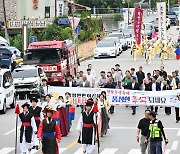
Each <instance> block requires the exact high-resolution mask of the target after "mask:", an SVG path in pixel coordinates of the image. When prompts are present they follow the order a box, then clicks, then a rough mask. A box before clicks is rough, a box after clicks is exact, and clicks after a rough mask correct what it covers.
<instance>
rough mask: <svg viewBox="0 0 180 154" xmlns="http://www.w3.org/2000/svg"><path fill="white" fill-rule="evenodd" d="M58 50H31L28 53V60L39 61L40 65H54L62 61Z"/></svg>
mask: <svg viewBox="0 0 180 154" xmlns="http://www.w3.org/2000/svg"><path fill="white" fill-rule="evenodd" d="M58 53H59V50H58V49H49V48H45V49H31V50H29V51H28V60H39V63H40V64H54V63H57V62H59V61H60V56H59V54H58Z"/></svg>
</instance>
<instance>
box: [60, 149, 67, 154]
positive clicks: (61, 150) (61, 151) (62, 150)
mask: <svg viewBox="0 0 180 154" xmlns="http://www.w3.org/2000/svg"><path fill="white" fill-rule="evenodd" d="M66 149H67V148H59V153H63V152H64V151H65V150H66Z"/></svg>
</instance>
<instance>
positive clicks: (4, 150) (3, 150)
mask: <svg viewBox="0 0 180 154" xmlns="http://www.w3.org/2000/svg"><path fill="white" fill-rule="evenodd" d="M14 149H15V148H9V147H6V148H2V149H1V150H0V153H2V154H8V153H10V152H12V151H13V150H14Z"/></svg>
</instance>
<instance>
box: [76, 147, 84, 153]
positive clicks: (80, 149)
mask: <svg viewBox="0 0 180 154" xmlns="http://www.w3.org/2000/svg"><path fill="white" fill-rule="evenodd" d="M82 152H83V149H82V148H79V149H78V150H77V151H76V152H75V153H74V154H80V153H82Z"/></svg>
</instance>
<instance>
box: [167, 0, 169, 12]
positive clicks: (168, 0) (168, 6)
mask: <svg viewBox="0 0 180 154" xmlns="http://www.w3.org/2000/svg"><path fill="white" fill-rule="evenodd" d="M167 1H168V4H167V5H168V12H169V0H167Z"/></svg>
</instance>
